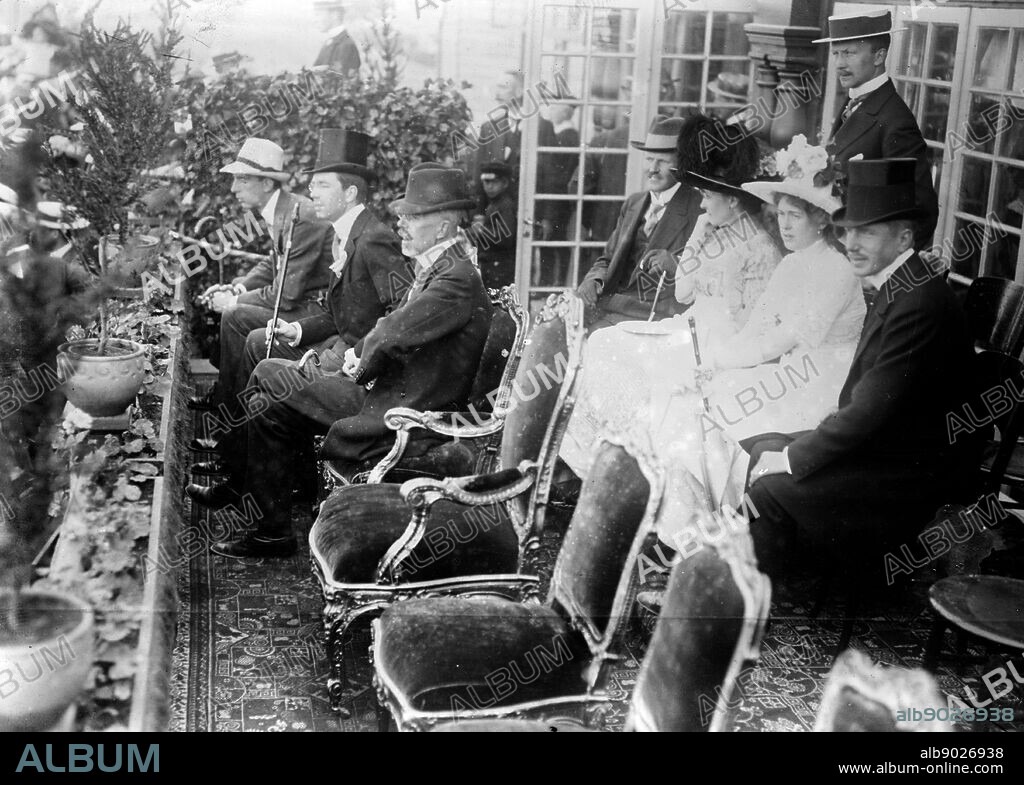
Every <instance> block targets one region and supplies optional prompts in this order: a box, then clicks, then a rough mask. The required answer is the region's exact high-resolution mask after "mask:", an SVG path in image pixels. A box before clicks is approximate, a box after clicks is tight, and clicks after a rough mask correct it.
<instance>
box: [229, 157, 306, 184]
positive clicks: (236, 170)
mask: <svg viewBox="0 0 1024 785" xmlns="http://www.w3.org/2000/svg"><path fill="white" fill-rule="evenodd" d="M220 171H221V172H222V173H223V174H247V175H251V176H252V177H266V178H269V179H271V180H277V181H278V182H281V183H286V182H288V180H290V179H291V175H290V174H288V173H287V172H268V171H264V170H263V169H257V168H256V167H255V166H249V165H248V164H243V163H240V162H239V161H233V162H232V163H229V164H228V165H227V166H222V167H221V168H220Z"/></svg>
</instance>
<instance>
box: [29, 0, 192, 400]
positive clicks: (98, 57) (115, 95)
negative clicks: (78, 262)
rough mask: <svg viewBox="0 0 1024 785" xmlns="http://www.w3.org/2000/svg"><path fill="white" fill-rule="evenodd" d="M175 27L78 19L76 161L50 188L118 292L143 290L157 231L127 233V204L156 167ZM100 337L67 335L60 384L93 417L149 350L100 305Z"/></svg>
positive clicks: (170, 91) (88, 255) (128, 392)
mask: <svg viewBox="0 0 1024 785" xmlns="http://www.w3.org/2000/svg"><path fill="white" fill-rule="evenodd" d="M180 40H181V36H180V34H178V33H177V32H176V31H174V30H170V31H168V32H167V33H166V34H165V35H164V40H162V42H161V43H160V45H159V47H158V46H157V45H156V44H155V43H154V41H153V38H152V36H151V35H150V34H149V33H146V32H137V31H134V30H132V28H131V27H130V26H129V24H128V23H126V22H124V21H121V22H119V23H118V24H117V27H116V29H115V30H114V31H113V32H112V33H107V32H104V31H101V30H98V29H97V28H96V27H95V25H94V23H93V18H92V14H91V13H90V14H88V15H87V16H86V18H85V21H84V22H83V24H82V31H81V37H80V39H79V54H80V57H81V62H80V69H81V70H80V71H79V72H78V80H79V81H78V82H77V83H76V84H78V85H79V86H80V89H79V90H77V91H76V93H75V96H74V104H75V110H76V112H77V114H78V116H79V117H80V119H81V123H82V126H81V131H80V132H78V138H77V143H78V144H80V145H81V148H82V149H83V150H84V151H85V152H86V156H85V158H84V159H83V160H82V161H74V160H70V159H69V158H68V157H67V156H59V157H57V158H55V160H54V163H53V164H52V166H51V169H50V171H49V172H48V174H49V185H50V193H51V194H52V195H53V196H54V197H55V198H57V199H60V200H61V201H63V202H64V203H65V204H68V205H71V206H72V207H73V208H74V209H75V210H76V212H77V214H78V215H80V216H82V217H84V218H86V219H87V220H88V221H89V222H90V224H91V226H92V230H93V231H94V232H96V233H97V235H98V242H97V248H98V250H97V252H96V253H95V255H94V254H93V253H92V252H91V251H85V250H84V249H83V248H80V254H79V255H80V257H81V259H82V262H83V264H84V265H85V266H86V268H87V269H88V270H89V271H90V272H92V273H93V274H95V275H96V276H97V278H99V279H101V280H104V281H106V282H107V283H108V284H111V285H112V286H113V287H114V290H115V292H117V291H118V290H119V289H120V291H121V293H122V294H123V293H124V292H125V290H127V289H131V288H136V290H137V291H139V292H141V289H139V288H138V287H139V285H140V284H139V281H140V280H141V274H142V272H143V271H144V270H145V269H146V267H147V264H148V263H149V262H150V260H152V259H153V258H155V256H156V251H157V246H158V245H159V238H155V237H152V236H150V235H146V234H142V233H139V232H136V231H133V227H132V224H131V220H130V217H131V210H132V208H133V207H134V206H135V205H137V204H138V202H139V200H140V198H141V197H142V196H143V195H144V194H145V193H146V190H147V188H148V186H149V183H147V176H146V174H145V172H146V170H148V169H151V168H153V167H154V163H155V162H156V161H157V160H158V158H159V157H160V155H161V153H162V152H163V150H164V147H165V146H166V144H167V142H168V140H169V139H170V137H171V134H172V131H173V122H172V103H173V101H174V83H173V78H172V77H173V73H172V72H173V64H174V55H173V49H174V47H175V46H176V45H177V43H178V42H179V41H180ZM99 311H100V312H99V335H98V337H96V338H88V339H83V340H79V341H72V342H69V343H67V344H65V345H63V346H62V347H61V351H62V352H63V354H64V355H65V357H66V358H67V359H68V360H69V361H70V363H71V365H73V366H74V367H75V369H76V370H75V373H74V375H73V376H72V377H71V378H70V379H69V380H68V381H67V383H66V386H65V391H66V394H67V397H68V400H70V401H71V402H72V403H73V404H75V405H76V406H77V407H78V408H80V409H82V410H83V411H85V412H86V413H87V414H90V415H93V416H110V415H115V414H118V413H120V412H123V411H124V410H125V409H126V408H127V406H128V405H129V404H130V403H131V401H132V400H133V399H134V397H135V395H136V394H137V392H138V390H139V387H140V385H141V383H142V380H143V377H144V370H143V367H144V361H145V356H144V355H145V347H143V346H142V345H141V344H137V343H135V342H133V341H126V340H121V339H118V338H112V337H110V336H109V334H108V333H109V318H108V309H107V304H106V302H103V303H101V305H100V309H99Z"/></svg>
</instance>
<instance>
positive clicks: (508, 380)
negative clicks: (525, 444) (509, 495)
mask: <svg viewBox="0 0 1024 785" xmlns="http://www.w3.org/2000/svg"><path fill="white" fill-rule="evenodd" d="M487 291H488V294H489V295H490V297H491V303H492V305H494V316H493V317H492V318H491V326H490V329H489V330H488V331H487V343H486V344H484V351H483V355H482V356H481V357H480V366H479V368H478V369H477V372H476V376H475V377H474V379H473V386H472V388H471V389H470V393H469V407H468V408H469V413H470V414H471V415H472V416H473V417H474V418H475V419H477V420H483V419H484V418H485V417H486V416H487V415H490V414H493V413H495V412H504V411H505V410H507V408H508V403H509V399H510V398H511V396H512V384H513V381H514V380H515V378H516V371H517V369H518V368H519V362H520V360H521V358H522V354H523V346H524V345H525V343H526V332H527V328H528V326H529V316H528V314H527V313H526V309H525V308H523V305H522V303H521V302H520V301H519V290H518V288H517V287H516V286H515V285H514V284H513V285H509V286H505V287H503V288H501V289H488V290H487ZM500 444H501V434H500V432H499V433H496V434H494V435H493V436H491V437H490V438H489V439H488V443H487V445H486V446H485V447H484V448H483V449H482V450H480V452H479V457H478V460H477V464H476V473H477V474H488V473H490V472H492V471H495V470H496V469H497V468H498V467H497V462H498V448H499V446H500Z"/></svg>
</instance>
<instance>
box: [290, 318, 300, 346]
mask: <svg viewBox="0 0 1024 785" xmlns="http://www.w3.org/2000/svg"><path fill="white" fill-rule="evenodd" d="M292 324H294V325H295V329H296V330H297V331H298V335H296V336H295V340H294V341H289V342H288V345H289V346H290V347H292V348H293V349H294V348H295V347H296V346H298V345H299V344H300V343H302V325H301V324H299V323H298V322H292Z"/></svg>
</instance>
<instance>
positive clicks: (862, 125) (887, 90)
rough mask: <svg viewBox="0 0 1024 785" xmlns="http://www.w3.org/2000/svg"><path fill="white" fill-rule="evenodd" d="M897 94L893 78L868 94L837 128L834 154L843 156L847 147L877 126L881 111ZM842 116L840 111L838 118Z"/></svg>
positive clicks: (838, 156) (839, 156)
mask: <svg viewBox="0 0 1024 785" xmlns="http://www.w3.org/2000/svg"><path fill="white" fill-rule="evenodd" d="M895 95H896V88H895V87H893V84H892V80H891V79H889V80H887V81H886V82H885V84H883V85H882V86H881V87H879V88H878V89H877V90H875V91H874V92H873V93H871V94H870V95H868V97H867V98H865V99H864V102H863V103H862V104H861V105H860V107H859V108H858V109H857V111H855V112H854V113H853V114H852V115H850V119H849V120H847V121H846V122H845V123H843V124H842V125H841V126H839V128H837V129H836V132H835V137H834V141H835V152H834V155H835V156H836V157H837V158H841V157H842V155H843V151H844V150H846V148H848V147H850V146H851V145H852V144H853V143H854V142H856V141H857V140H858V139H860V137H862V136H863V135H864V134H866V133H867V132H868V131H870V130H871V129H872V128H874V127H875V125H876V124H877V123H878V115H879V113H880V112H881V111H882V110H883V109H884V108H885V105H886V104H887V103H888V102H889V100H890V99H891V98H892V97H893V96H895ZM843 106H844V107H845V106H846V104H843ZM841 117H842V112H840V114H839V118H837V120H838V119H840V118H841Z"/></svg>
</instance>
